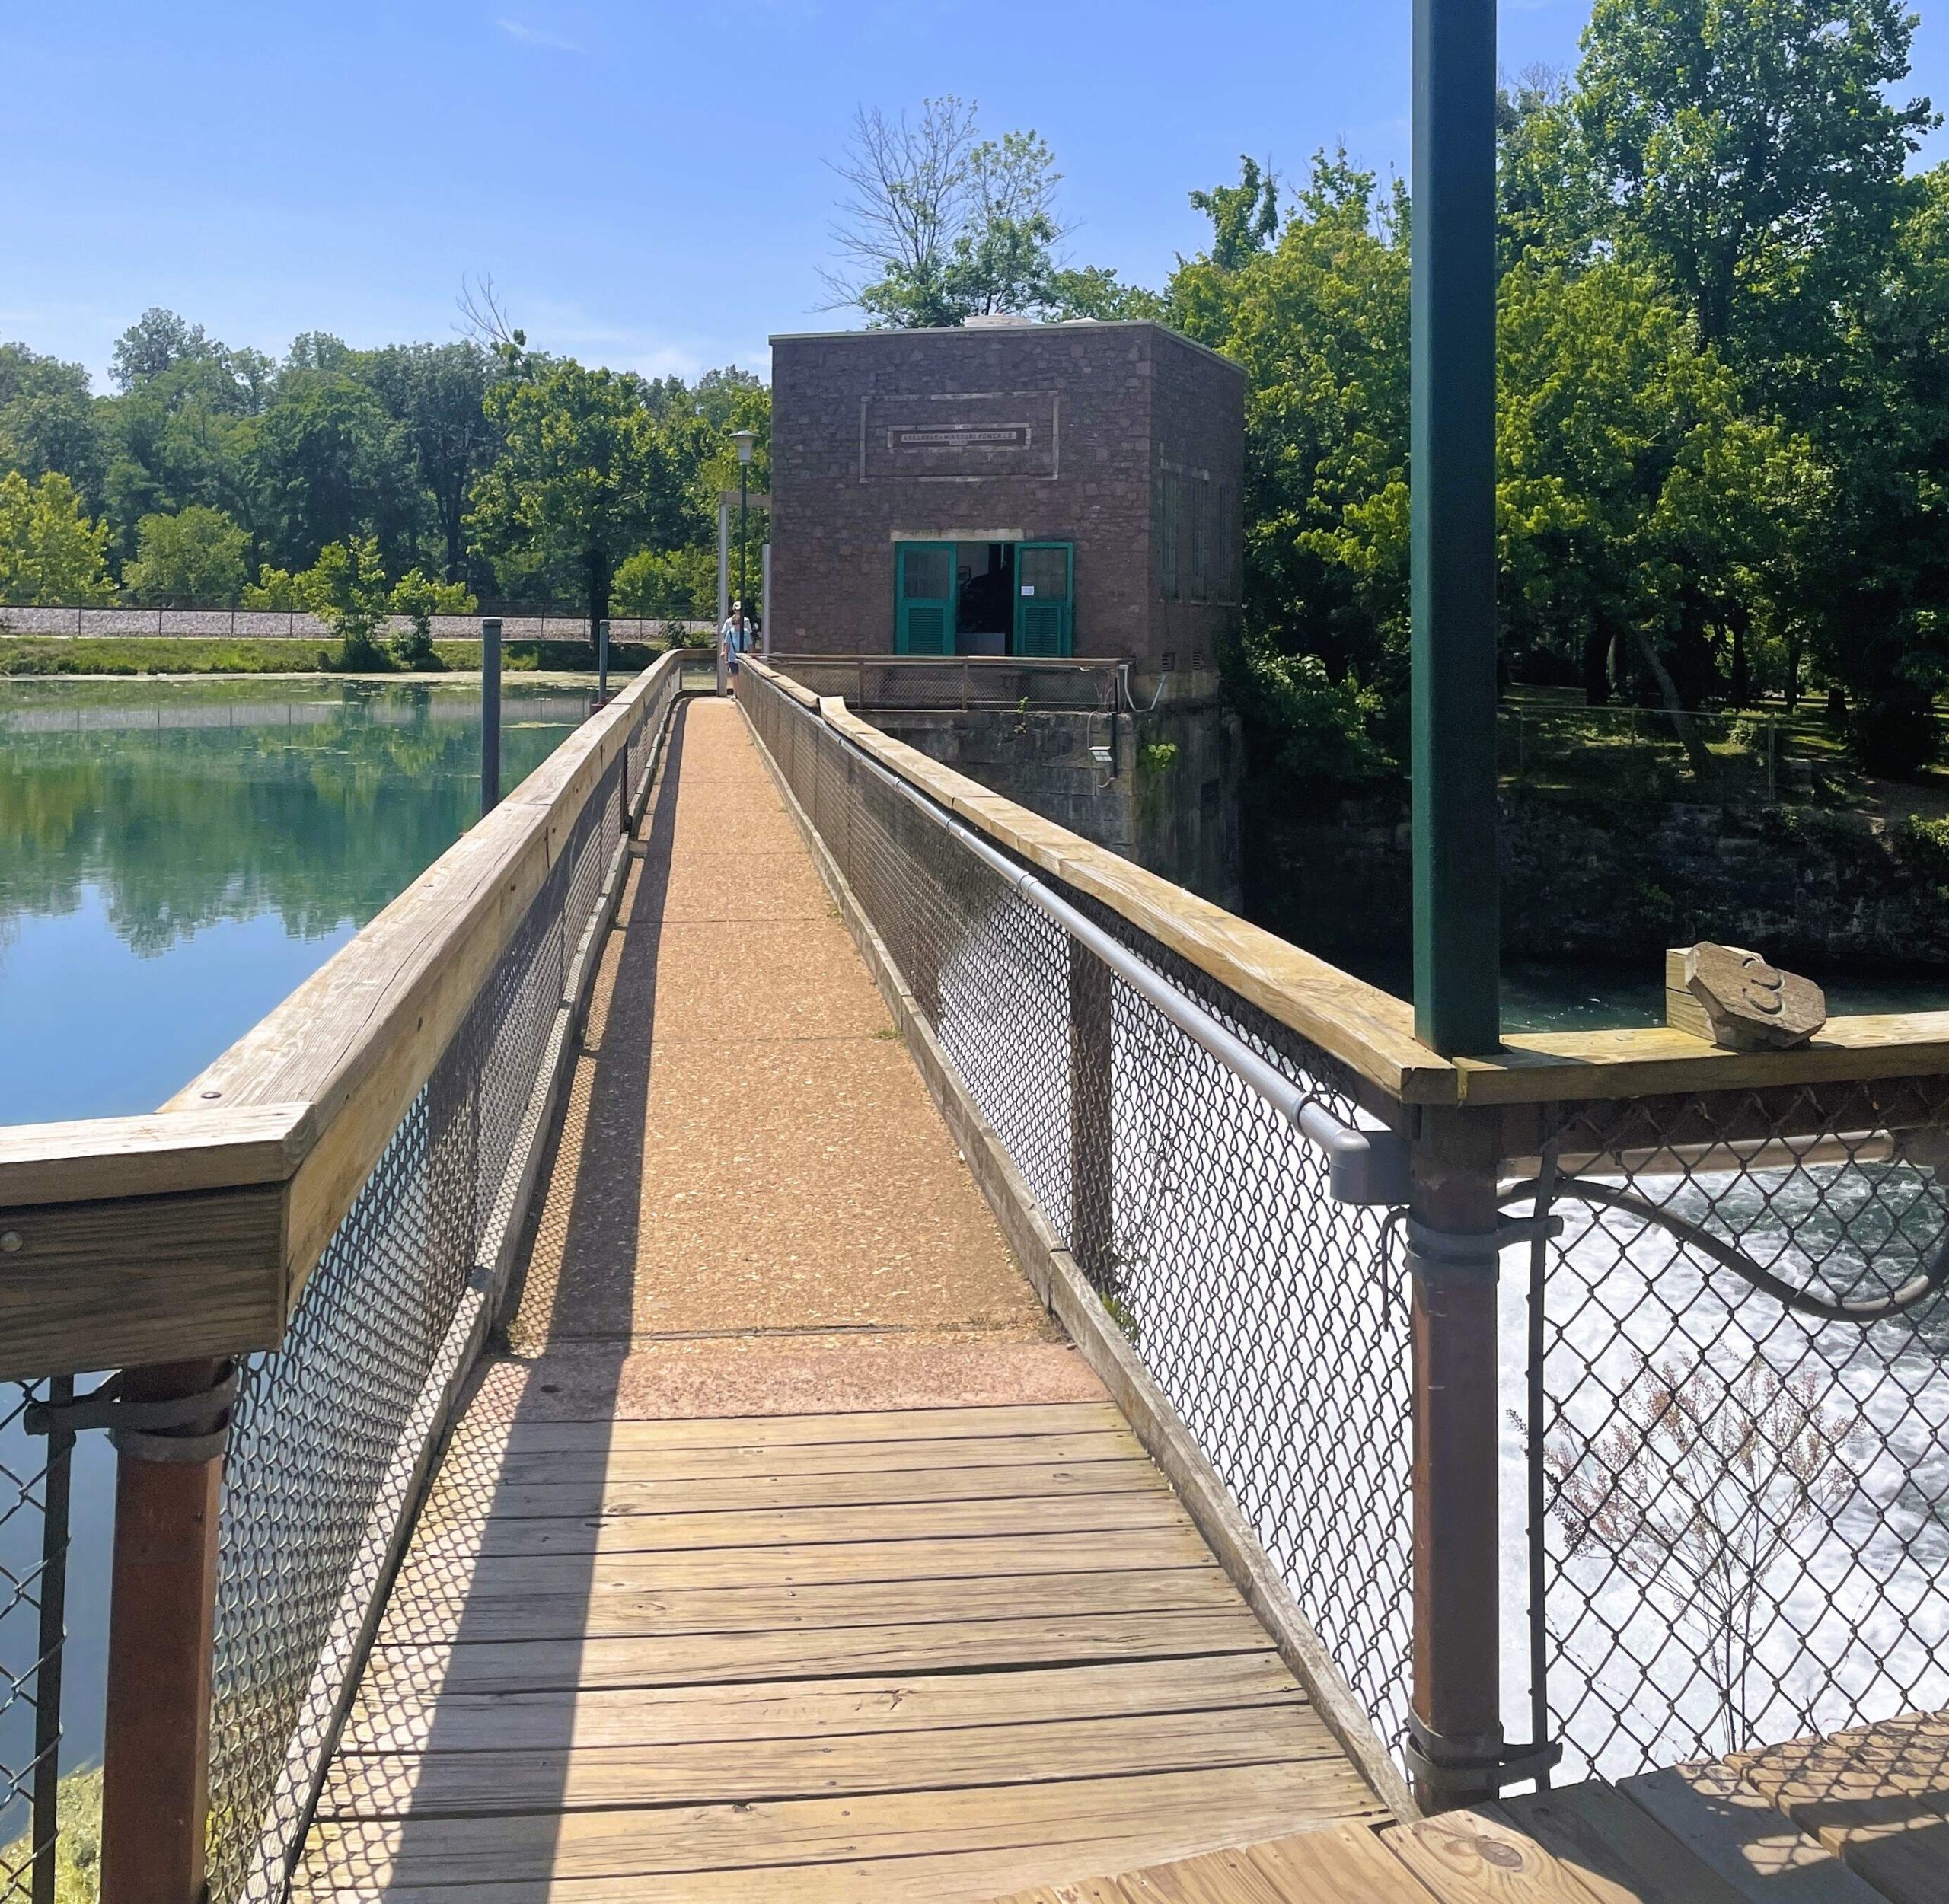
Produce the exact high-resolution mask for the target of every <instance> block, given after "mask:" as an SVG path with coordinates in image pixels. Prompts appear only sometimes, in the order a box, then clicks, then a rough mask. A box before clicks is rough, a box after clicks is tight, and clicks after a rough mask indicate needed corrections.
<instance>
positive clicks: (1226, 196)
mask: <svg viewBox="0 0 1949 1904" xmlns="http://www.w3.org/2000/svg"><path fill="white" fill-rule="evenodd" d="M1191 206H1192V209H1194V210H1195V211H1199V212H1203V213H1204V215H1205V216H1206V217H1207V218H1209V219H1210V220H1211V250H1210V252H1209V253H1208V254H1207V257H1209V259H1210V261H1211V263H1212V264H1213V265H1214V266H1216V267H1217V269H1219V270H1220V271H1236V270H1237V269H1238V268H1239V266H1240V265H1242V264H1243V263H1245V262H1246V260H1247V259H1249V258H1252V257H1255V256H1257V254H1258V253H1260V252H1262V251H1263V250H1265V247H1267V246H1268V245H1269V244H1271V242H1272V241H1273V240H1274V238H1276V237H1278V233H1279V180H1278V175H1277V174H1275V173H1274V171H1273V170H1272V167H1271V164H1269V163H1268V164H1266V165H1265V166H1264V167H1261V165H1260V164H1259V162H1258V160H1257V159H1255V158H1249V157H1247V156H1246V155H1244V154H1242V153H1241V154H1240V155H1239V182H1238V183H1237V184H1236V185H1214V186H1213V187H1211V190H1209V191H1198V192H1194V193H1191Z"/></svg>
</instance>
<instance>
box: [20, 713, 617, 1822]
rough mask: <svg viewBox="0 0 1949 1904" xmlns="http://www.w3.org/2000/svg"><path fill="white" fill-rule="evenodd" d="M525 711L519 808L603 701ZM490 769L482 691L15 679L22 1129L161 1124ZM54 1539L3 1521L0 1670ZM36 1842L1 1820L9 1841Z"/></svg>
mask: <svg viewBox="0 0 1949 1904" xmlns="http://www.w3.org/2000/svg"><path fill="white" fill-rule="evenodd" d="M504 698H505V706H504V723H505V729H504V734H503V738H502V779H503V784H504V785H505V786H507V787H509V788H512V787H513V786H515V784H516V783H518V781H519V780H521V779H522V777H524V776H525V775H526V774H527V773H529V772H530V771H531V770H533V769H534V767H536V766H537V765H538V764H540V763H541V761H543V760H544V759H545V758H546V757H547V755H548V754H549V753H550V751H552V750H553V748H554V747H555V746H556V745H557V743H558V742H560V740H561V738H562V737H563V735H566V734H567V733H569V732H570V731H572V729H573V728H574V727H575V726H576V724H577V723H578V722H579V721H580V720H581V719H582V717H583V716H584V714H585V712H586V710H587V707H588V705H589V700H588V695H587V694H586V692H585V691H578V690H576V689H575V688H573V687H566V686H563V685H556V686H553V687H550V686H547V685H543V684H522V683H520V682H518V681H510V682H509V683H508V684H506V689H505V697H504ZM479 802H480V693H479V690H478V688H477V687H476V686H474V685H472V684H455V685H453V686H451V687H448V686H444V685H440V686H434V685H429V684H411V685H398V686H391V685H387V684H372V683H366V682H359V681H261V680H260V681H196V682H180V683H179V682H155V681H48V682H37V681H34V682H29V681H0V1124H19V1123H33V1122H39V1121H44V1120H47V1119H52V1118H88V1117H103V1116H111V1115H120V1114H123V1113H126V1112H131V1111H148V1110H153V1109H154V1108H155V1107H156V1106H157V1105H158V1104H160V1103H161V1102H162V1101H163V1100H164V1099H165V1098H167V1097H168V1096H171V1093H173V1092H175V1091H176V1090H177V1089H180V1087H181V1086H183V1084H185V1083H187V1082H188V1080H190V1078H191V1077H193V1076H195V1075H196V1073H197V1072H198V1071H199V1070H201V1069H202V1068H203V1066H204V1065H206V1064H208V1063H209V1061H210V1060H211V1059H212V1058H213V1057H215V1056H216V1055H217V1054H218V1053H219V1052H220V1051H222V1050H223V1049H224V1048H225V1047H226V1046H227V1045H228V1044H230V1043H231V1041H233V1040H234V1039H235V1038H238V1036H239V1035H241V1034H242V1033H243V1032H246V1031H247V1030H249V1029H250V1027H251V1025H254V1024H255V1023H256V1022H257V1020H258V1019H260V1018H261V1017H263V1015H264V1013H266V1012H267V1011H269V1010H270V1009H271V1007H272V1006H274V1005H275V1004H276V1003H277V1002H278V1001H279V1000H280V999H282V997H284V996H285V993H287V992H289V991H290V990H291V989H292V987H294V986H295V985H296V984H298V982H299V981H301V980H302V979H304V978H307V977H308V976H309V975H310V974H311V973H312V972H314V971H316V970H317V968H318V967H319V966H320V965H322V964H323V963H324V961H325V960H326V959H327V958H328V957H330V955H331V953H332V952H333V950H334V949H336V948H337V947H338V946H340V945H342V944H343V942H345V941H346V939H348V938H349V937H350V936H352V933H355V932H356V931H357V930H358V929H359V927H360V926H362V925H363V924H364V923H365V921H366V920H368V919H370V918H371V917H372V915H373V914H375V913H376V912H378V911H379V910H380V908H381V907H383V906H384V904H386V902H387V901H388V900H390V899H391V898H393V896H394V895H395V894H396V893H397V892H399V891H401V890H402V889H403V888H404V887H405V886H406V885H407V884H408V883H409V882H410V881H411V880H412V879H413V878H414V877H415V876H416V875H417V874H418V873H419V872H421V871H422V870H423V869H424V868H426V866H428V865H429V864H430V863H431V862H432V860H435V859H436V858H437V857H438V856H439V854H440V853H442V851H443V850H445V848H446V847H448V846H449V845H450V844H451V843H452V842H453V840H455V838H456V837H458V835H459V834H461V832H462V831H464V829H465V828H466V827H467V825H468V824H469V823H470V822H471V821H472V820H473V818H474V816H475V815H476V813H477V811H478V808H479ZM17 1400H18V1389H13V1388H11V1386H9V1385H0V1469H13V1470H14V1472H30V1471H31V1470H33V1469H37V1468H38V1467H39V1465H40V1446H41V1444H39V1443H30V1442H29V1441H28V1440H27V1438H26V1437H24V1435H23V1434H21V1430H20V1428H19V1425H18V1422H15V1421H10V1420H8V1416H9V1415H11V1413H12V1411H13V1408H14V1404H15V1402H17ZM4 1479H5V1476H4V1475H0V1481H4ZM11 1494H12V1488H11V1485H9V1486H7V1487H6V1488H5V1489H4V1491H0V1514H4V1513H5V1508H6V1506H7V1503H8V1499H9V1498H11ZM112 1513H113V1456H112V1454H111V1453H110V1450H109V1448H108V1446H107V1441H106V1439H105V1437H103V1436H100V1435H98V1434H91V1435H84V1436H82V1437H81V1439H80V1440H79V1442H78V1443H77V1446H76V1449H75V1486H74V1509H73V1523H74V1538H75V1557H74V1560H73V1563H72V1566H71V1568H70V1571H69V1600H68V1625H69V1632H70V1634H71V1635H72V1638H71V1640H70V1642H69V1647H68V1658H67V1684H66V1688H65V1698H64V1700H63V1705H64V1708H65V1712H66V1714H67V1718H68V1739H67V1742H66V1746H65V1750H64V1753H63V1755H62V1762H63V1763H64V1765H69V1766H79V1765H85V1764H87V1763H88V1762H91V1760H92V1759H94V1758H95V1757H96V1756H97V1755H98V1753H99V1751H100V1724H101V1716H100V1715H101V1695H102V1654H103V1646H104V1638H105V1631H106V1623H107V1604H106V1601H107V1593H106V1587H107V1540H108V1535H109V1532H110V1520H111V1517H112ZM39 1542H40V1526H39V1523H38V1520H37V1517H34V1516H32V1515H28V1514H22V1515H19V1516H17V1517H14V1520H12V1521H11V1522H9V1521H7V1520H0V1570H4V1572H0V1670H9V1669H10V1670H20V1669H21V1667H23V1666H24V1665H25V1664H26V1663H27V1661H28V1660H30V1659H31V1658H32V1657H33V1626H32V1617H33V1616H32V1615H31V1612H26V1613H25V1614H24V1613H23V1611H22V1610H21V1609H16V1610H15V1611H14V1612H13V1613H12V1614H11V1615H8V1614H6V1612H5V1608H6V1606H8V1602H9V1601H10V1599H11V1594H10V1593H8V1592H6V1591H5V1576H6V1575H7V1574H11V1575H13V1576H14V1577H16V1578H18V1577H21V1576H22V1575H23V1574H24V1573H25V1572H26V1571H27V1569H28V1568H29V1567H30V1566H31V1565H32V1564H33V1561H34V1559H35V1558H37V1554H38V1546H39ZM0 1682H3V1681H0ZM31 1736H32V1717H31V1714H30V1713H29V1712H28V1711H27V1708H26V1707H25V1705H24V1702H17V1703H16V1704H15V1705H14V1707H13V1708H12V1709H11V1711H8V1712H7V1713H5V1714H0V1765H15V1766H18V1765H21V1764H23V1763H24V1762H25V1761H26V1759H27V1757H28V1756H29V1741H30V1739H31ZM21 1823H22V1820H21V1818H20V1816H18V1810H16V1811H14V1812H13V1813H7V1812H5V1811H0V1844H4V1842H5V1840H6V1839H8V1838H9V1837H11V1835H12V1834H13V1832H14V1831H15V1830H17V1829H19V1828H20V1827H21Z"/></svg>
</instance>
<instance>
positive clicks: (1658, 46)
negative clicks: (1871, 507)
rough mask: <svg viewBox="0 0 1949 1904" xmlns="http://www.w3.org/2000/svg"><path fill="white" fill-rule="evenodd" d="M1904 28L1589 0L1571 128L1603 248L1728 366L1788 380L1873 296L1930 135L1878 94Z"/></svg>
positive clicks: (1908, 24)
mask: <svg viewBox="0 0 1949 1904" xmlns="http://www.w3.org/2000/svg"><path fill="white" fill-rule="evenodd" d="M1915 26H1916V16H1915V15H1914V14H1911V13H1909V12H1908V11H1906V10H1905V8H1903V6H1902V5H1901V4H1900V0H1596V5H1594V6H1593V8H1592V11H1591V15H1590V24H1589V26H1588V27H1587V28H1586V29H1585V30H1584V58H1583V62H1582V65H1581V67H1580V68H1579V69H1578V73H1577V119H1578V121H1579V123H1580V125H1581V128H1582V129H1583V132H1584V137H1585V139H1586V140H1587V144H1588V147H1589V150H1590V155H1591V156H1592V158H1593V161H1594V162H1595V164H1596V165H1597V168H1598V175H1599V177H1600V180H1601V181H1602V183H1603V186H1604V187H1605V189H1606V194H1607V196H1609V199H1611V200H1612V202H1613V203H1614V204H1615V206H1616V228H1617V233H1618V235H1619V238H1621V239H1622V241H1623V242H1625V244H1627V245H1628V246H1632V247H1637V248H1639V249H1641V250H1642V252H1643V254H1644V256H1645V257H1646V258H1647V259H1648V260H1649V261H1650V262H1651V263H1653V265H1654V267H1655V268H1656V269H1657V270H1658V272H1659V273H1660V275H1661V276H1663V277H1664V279H1665V280H1666V281H1667V282H1668V283H1669V284H1670V285H1671V286H1672V287H1673V289H1674V290H1675V291H1676V292H1677V293H1678V295H1679V297H1680V298H1682V299H1683V301H1684V303H1685V305H1686V308H1687V309H1688V310H1689V311H1690V312H1691V313H1692V317H1693V318H1694V319H1695V321H1696V323H1697V324H1698V327H1699V339H1700V341H1701V342H1702V343H1705V344H1707V345H1709V346H1714V347H1716V348H1719V349H1723V350H1724V351H1726V352H1728V353H1729V354H1730V357H1731V359H1732V360H1733V361H1734V362H1735V363H1736V364H1738V365H1741V366H1742V367H1745V368H1751V369H1755V370H1759V369H1762V368H1765V369H1772V370H1774V371H1775V372H1776V373H1777V371H1778V370H1779V369H1789V370H1791V369H1792V368H1794V366H1795V365H1796V363H1797V360H1800V359H1804V358H1806V357H1807V356H1808V355H1809V354H1810V352H1821V351H1822V350H1823V349H1824V347H1825V343H1826V340H1825V339H1824V338H1823V336H1822V335H1821V333H1825V332H1827V331H1828V330H1829V329H1830V327H1831V324H1832V323H1833V317H1834V314H1835V313H1836V311H1839V310H1845V309H1846V308H1849V307H1852V305H1855V304H1856V303H1857V302H1858V300H1859V299H1860V298H1862V297H1863V296H1864V295H1871V294H1872V291H1873V288H1874V279H1875V275H1876V272H1877V268H1878V266H1879V265H1880V262H1881V260H1882V259H1883V258H1884V257H1885V255H1886V254H1887V249H1888V247H1889V246H1890V244H1891V243H1892V241H1893V235H1894V230H1895V225H1896V220H1897V218H1898V217H1899V215H1900V209H1901V205H1902V200H1903V193H1904V186H1903V169H1904V167H1905V166H1906V162H1907V159H1908V157H1909V154H1910V153H1911V152H1912V151H1915V150H1916V146H1917V145H1918V143H1919V141H1920V139H1921V136H1922V133H1923V132H1925V131H1927V130H1928V129H1929V128H1930V127H1931V126H1934V125H1935V123H1937V122H1936V116H1935V113H1934V112H1933V111H1932V110H1931V108H1930V106H1929V104H1928V101H1927V100H1925V99H1914V100H1909V101H1907V102H1906V104H1900V105H1898V104H1895V103H1894V102H1893V101H1892V100H1890V99H1889V98H1888V97H1887V92H1886V89H1887V88H1888V87H1889V86H1890V85H1893V84H1894V83H1895V82H1896V81H1898V80H1900V78H1903V76H1904V75H1906V72H1907V71H1908V56H1909V41H1910V39H1911V37H1912V34H1913V33H1914V30H1915ZM1769 381H1772V379H1770V378H1769Z"/></svg>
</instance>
